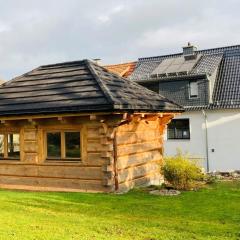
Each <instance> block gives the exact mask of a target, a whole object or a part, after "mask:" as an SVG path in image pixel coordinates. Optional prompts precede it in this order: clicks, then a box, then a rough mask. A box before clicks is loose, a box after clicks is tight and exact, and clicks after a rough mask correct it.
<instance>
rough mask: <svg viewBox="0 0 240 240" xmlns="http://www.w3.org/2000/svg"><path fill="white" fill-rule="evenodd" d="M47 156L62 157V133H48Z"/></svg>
mask: <svg viewBox="0 0 240 240" xmlns="http://www.w3.org/2000/svg"><path fill="white" fill-rule="evenodd" d="M47 157H48V158H60V157H61V133H60V132H52V133H47Z"/></svg>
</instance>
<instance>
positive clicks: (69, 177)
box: [0, 118, 113, 191]
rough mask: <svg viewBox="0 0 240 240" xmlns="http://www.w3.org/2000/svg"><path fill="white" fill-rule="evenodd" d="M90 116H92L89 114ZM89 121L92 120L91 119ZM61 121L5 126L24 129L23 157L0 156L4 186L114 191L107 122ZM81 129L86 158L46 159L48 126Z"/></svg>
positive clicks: (22, 130)
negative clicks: (109, 177) (108, 168)
mask: <svg viewBox="0 0 240 240" xmlns="http://www.w3.org/2000/svg"><path fill="white" fill-rule="evenodd" d="M88 119H89V118H88ZM88 122H89V123H88ZM88 122H87V121H86V120H85V119H82V120H80V123H79V122H78V121H76V122H75V123H71V124H69V123H68V122H66V123H61V122H59V121H58V120H43V121H42V120H40V121H39V122H38V123H37V125H36V126H34V125H31V124H29V123H27V122H24V121H23V122H21V123H20V124H19V123H18V122H17V123H12V124H11V125H14V127H12V126H7V125H4V126H1V127H0V132H1V131H11V130H13V131H15V132H16V131H20V141H21V147H20V148H21V150H22V151H21V160H20V161H16V160H0V187H2V188H13V189H28V190H44V191H52V190H54V191H111V188H110V186H108V185H107V184H106V182H105V181H104V179H105V176H106V175H107V173H106V171H105V169H106V167H105V166H106V165H107V164H108V163H109V159H108V158H107V157H106V156H103V157H102V153H106V152H108V151H109V152H111V151H112V150H113V147H112V146H111V145H106V144H105V143H104V142H103V141H102V139H104V138H105V133H104V131H103V126H102V124H100V123H99V122H97V121H88ZM59 129H65V130H79V131H80V132H81V141H82V142H81V147H82V160H81V161H79V162H74V161H65V162H64V161H62V160H59V161H46V160H45V156H44V147H45V146H44V141H43V138H44V131H45V130H59Z"/></svg>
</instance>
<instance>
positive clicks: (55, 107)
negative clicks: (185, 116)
mask: <svg viewBox="0 0 240 240" xmlns="http://www.w3.org/2000/svg"><path fill="white" fill-rule="evenodd" d="M120 110H124V111H128V110H133V111H150V112H151V111H182V109H181V107H179V106H178V105H176V104H175V103H173V102H172V101H170V100H168V99H166V98H164V97H162V96H158V95H157V94H155V93H153V92H151V91H149V90H147V89H145V88H144V87H141V86H140V85H138V84H137V83H134V82H131V81H130V80H126V79H124V78H121V77H119V76H117V75H115V74H112V73H109V72H108V71H107V70H106V69H105V68H103V67H101V66H99V65H96V64H95V63H93V62H91V61H89V60H82V61H75V62H67V63H59V64H52V65H44V66H41V67H38V68H36V69H34V70H32V71H30V72H28V73H26V74H23V75H22V76H20V77H17V78H14V79H13V80H11V81H9V82H6V83H4V84H3V85H2V86H1V87H0V115H2V116H3V115H16V114H18V115H23V114H39V113H60V112H61V113H63V112H92V111H98V112H99V111H120Z"/></svg>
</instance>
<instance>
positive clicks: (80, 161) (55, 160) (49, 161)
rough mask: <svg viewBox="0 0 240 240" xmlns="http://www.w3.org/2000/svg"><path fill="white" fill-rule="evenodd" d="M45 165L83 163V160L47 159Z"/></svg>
mask: <svg viewBox="0 0 240 240" xmlns="http://www.w3.org/2000/svg"><path fill="white" fill-rule="evenodd" d="M45 163H82V160H81V159H46V160H45Z"/></svg>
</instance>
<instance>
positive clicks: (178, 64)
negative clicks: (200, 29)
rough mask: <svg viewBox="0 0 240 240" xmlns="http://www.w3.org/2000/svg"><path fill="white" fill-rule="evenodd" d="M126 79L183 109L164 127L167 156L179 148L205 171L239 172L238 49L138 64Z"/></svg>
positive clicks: (189, 52) (189, 50)
mask: <svg viewBox="0 0 240 240" xmlns="http://www.w3.org/2000/svg"><path fill="white" fill-rule="evenodd" d="M130 79H132V80H133V81H136V82H138V83H140V84H142V85H144V86H146V87H147V88H149V89H151V90H153V91H155V92H158V93H159V94H162V95H163V96H165V97H167V98H168V99H171V100H173V101H175V102H176V103H178V104H180V105H182V106H184V108H185V110H186V111H185V113H183V114H181V116H179V117H176V119H174V120H173V121H172V122H171V124H170V125H169V126H168V130H167V132H166V136H165V138H166V141H165V155H167V156H169V155H175V154H176V150H177V148H180V149H181V150H182V151H183V152H188V153H189V154H190V155H191V157H192V158H196V159H200V160H201V162H202V164H203V165H204V167H205V168H206V170H208V171H214V170H218V171H229V170H240V140H239V137H240V45H237V46H228V47H222V48H214V49H206V50H197V48H196V47H194V46H192V45H191V44H188V46H186V47H183V51H182V52H181V53H177V54H171V55H164V56H157V57H147V58H140V59H138V62H137V65H136V68H135V70H134V72H133V73H132V74H131V76H130Z"/></svg>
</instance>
